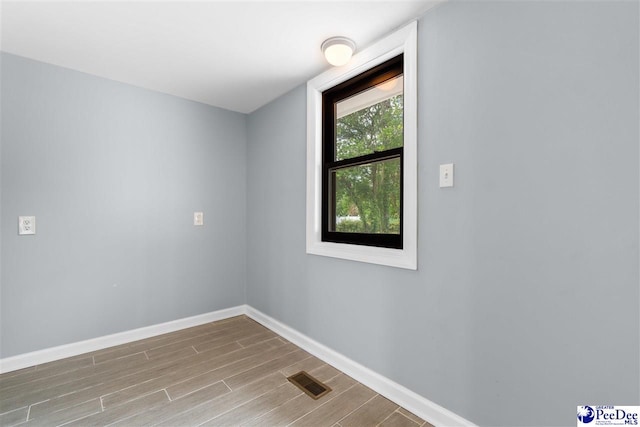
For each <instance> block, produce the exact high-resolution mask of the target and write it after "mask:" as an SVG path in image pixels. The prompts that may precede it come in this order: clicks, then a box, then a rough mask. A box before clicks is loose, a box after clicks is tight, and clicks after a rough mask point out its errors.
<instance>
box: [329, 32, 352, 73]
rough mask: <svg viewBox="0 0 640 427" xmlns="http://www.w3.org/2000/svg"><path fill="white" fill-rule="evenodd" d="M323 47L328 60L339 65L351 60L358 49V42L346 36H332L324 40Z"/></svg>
mask: <svg viewBox="0 0 640 427" xmlns="http://www.w3.org/2000/svg"><path fill="white" fill-rule="evenodd" d="M321 48H322V53H324V57H325V58H327V62H329V64H331V65H335V66H337V67H339V66H340V65H344V64H346V63H347V62H349V60H350V59H351V55H353V52H354V51H355V50H356V44H355V43H354V42H353V40H351V39H348V38H346V37H331V38H329V39H327V40H325V41H324V42H322V46H321Z"/></svg>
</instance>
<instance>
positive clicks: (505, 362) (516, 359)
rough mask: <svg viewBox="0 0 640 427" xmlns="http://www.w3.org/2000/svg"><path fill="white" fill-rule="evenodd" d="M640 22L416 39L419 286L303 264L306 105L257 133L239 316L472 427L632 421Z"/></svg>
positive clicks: (507, 9) (299, 101) (596, 11)
mask: <svg viewBox="0 0 640 427" xmlns="http://www.w3.org/2000/svg"><path fill="white" fill-rule="evenodd" d="M638 16H639V10H638V3H637V2H625V3H618V2H616V3H614V2H568V3H558V2H475V3H474V2H451V3H446V4H444V5H442V6H440V7H438V8H436V9H434V10H432V11H431V12H428V13H427V14H426V15H425V16H424V17H423V18H422V19H421V20H420V22H419V40H418V43H419V48H418V51H419V129H418V145H419V177H418V178H419V269H418V271H406V270H400V269H394V268H389V267H382V266H376V265H369V264H363V263H357V262H351V261H343V260H337V259H332V258H325V257H319V256H312V255H305V232H304V230H305V219H304V218H305V176H306V175H305V159H306V135H305V109H306V99H305V88H304V87H299V88H297V89H296V90H294V91H292V92H290V93H289V94H287V95H285V96H283V97H282V98H280V99H278V100H276V101H275V102H273V103H271V104H269V105H267V106H265V107H263V108H262V109H260V110H258V111H257V112H255V113H253V114H252V115H250V116H249V119H248V197H247V201H248V218H247V223H248V279H247V298H248V303H249V304H250V305H252V306H254V307H256V308H257V309H259V310H261V311H263V312H265V313H267V314H269V315H271V316H273V317H275V318H277V319H279V320H281V321H283V322H284V323H286V324H288V325H290V326H292V327H293V328H296V329H298V330H300V331H301V332H303V333H305V334H307V335H309V336H311V337H312V338H314V339H316V340H318V341H320V342H322V343H324V344H326V345H328V346H329V347H331V348H333V349H335V350H337V351H339V352H341V353H343V354H345V355H346V356H348V357H350V358H352V359H354V360H356V361H358V362H360V363H362V364H364V365H366V366H368V367H370V368H372V369H374V370H375V371H378V372H380V373H382V374H383V375H385V376H387V377H389V378H391V379H393V380H395V381H397V382H398V383H400V384H402V385H404V386H406V387H408V388H409V389H411V390H414V391H416V392H418V393H420V394H422V395H424V396H425V397H427V398H428V399H431V400H432V401H434V402H437V403H439V404H441V405H443V406H444V407H446V408H448V409H450V410H453V411H454V412H456V413H458V414H460V415H462V416H464V417H466V418H468V419H470V420H471V421H474V422H476V423H479V424H482V425H574V424H575V422H576V419H575V412H574V411H575V407H576V406H577V405H579V404H587V403H590V404H605V403H608V404H619V405H624V404H626V405H632V404H638V402H639V401H640V390H639V382H638V380H639V376H640V372H639V370H640V368H639V362H638V360H640V353H639V345H640V343H639V336H640V329H639V324H640V318H639V282H640V277H639V269H638V264H639V263H638V260H639V250H638V243H639V242H638V240H639V227H638V218H639V215H640V212H639V206H638V205H639V202H638V200H639V184H638V183H639V152H638V151H639V150H638V145H639V144H638V141H639V130H638V115H639V105H638V95H639V90H640V88H639V69H638V59H639V58H638V51H639V45H638V43H639V42H638V40H639V34H638V28H639V22H638ZM448 162H454V163H455V165H456V186H455V187H454V188H453V189H442V190H441V189H439V188H438V184H437V181H438V164H440V163H448Z"/></svg>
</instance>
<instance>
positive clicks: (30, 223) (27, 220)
mask: <svg viewBox="0 0 640 427" xmlns="http://www.w3.org/2000/svg"><path fill="white" fill-rule="evenodd" d="M18 234H36V217H35V216H19V217H18Z"/></svg>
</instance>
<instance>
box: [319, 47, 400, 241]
mask: <svg viewBox="0 0 640 427" xmlns="http://www.w3.org/2000/svg"><path fill="white" fill-rule="evenodd" d="M402 69H403V56H402V55H399V56H397V57H395V58H393V59H391V60H388V61H386V62H384V63H382V64H380V65H378V66H376V67H374V68H372V69H371V70H368V71H366V72H364V73H362V74H360V75H358V76H356V77H353V78H351V79H349V80H347V81H345V82H343V83H341V84H339V85H337V86H335V87H333V88H331V89H328V90H327V91H325V92H324V93H323V94H322V119H323V123H322V134H323V136H322V140H323V171H322V179H323V180H322V240H323V241H326V242H338V243H351V244H357V245H368V246H380V247H388V248H396V249H402V160H403V158H402V154H403V145H404V144H403V139H404V115H403V95H404V90H403V87H404V84H403V75H402Z"/></svg>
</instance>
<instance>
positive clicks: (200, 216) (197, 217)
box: [193, 212, 204, 225]
mask: <svg viewBox="0 0 640 427" xmlns="http://www.w3.org/2000/svg"><path fill="white" fill-rule="evenodd" d="M193 225H204V213H203V212H194V213H193Z"/></svg>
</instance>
